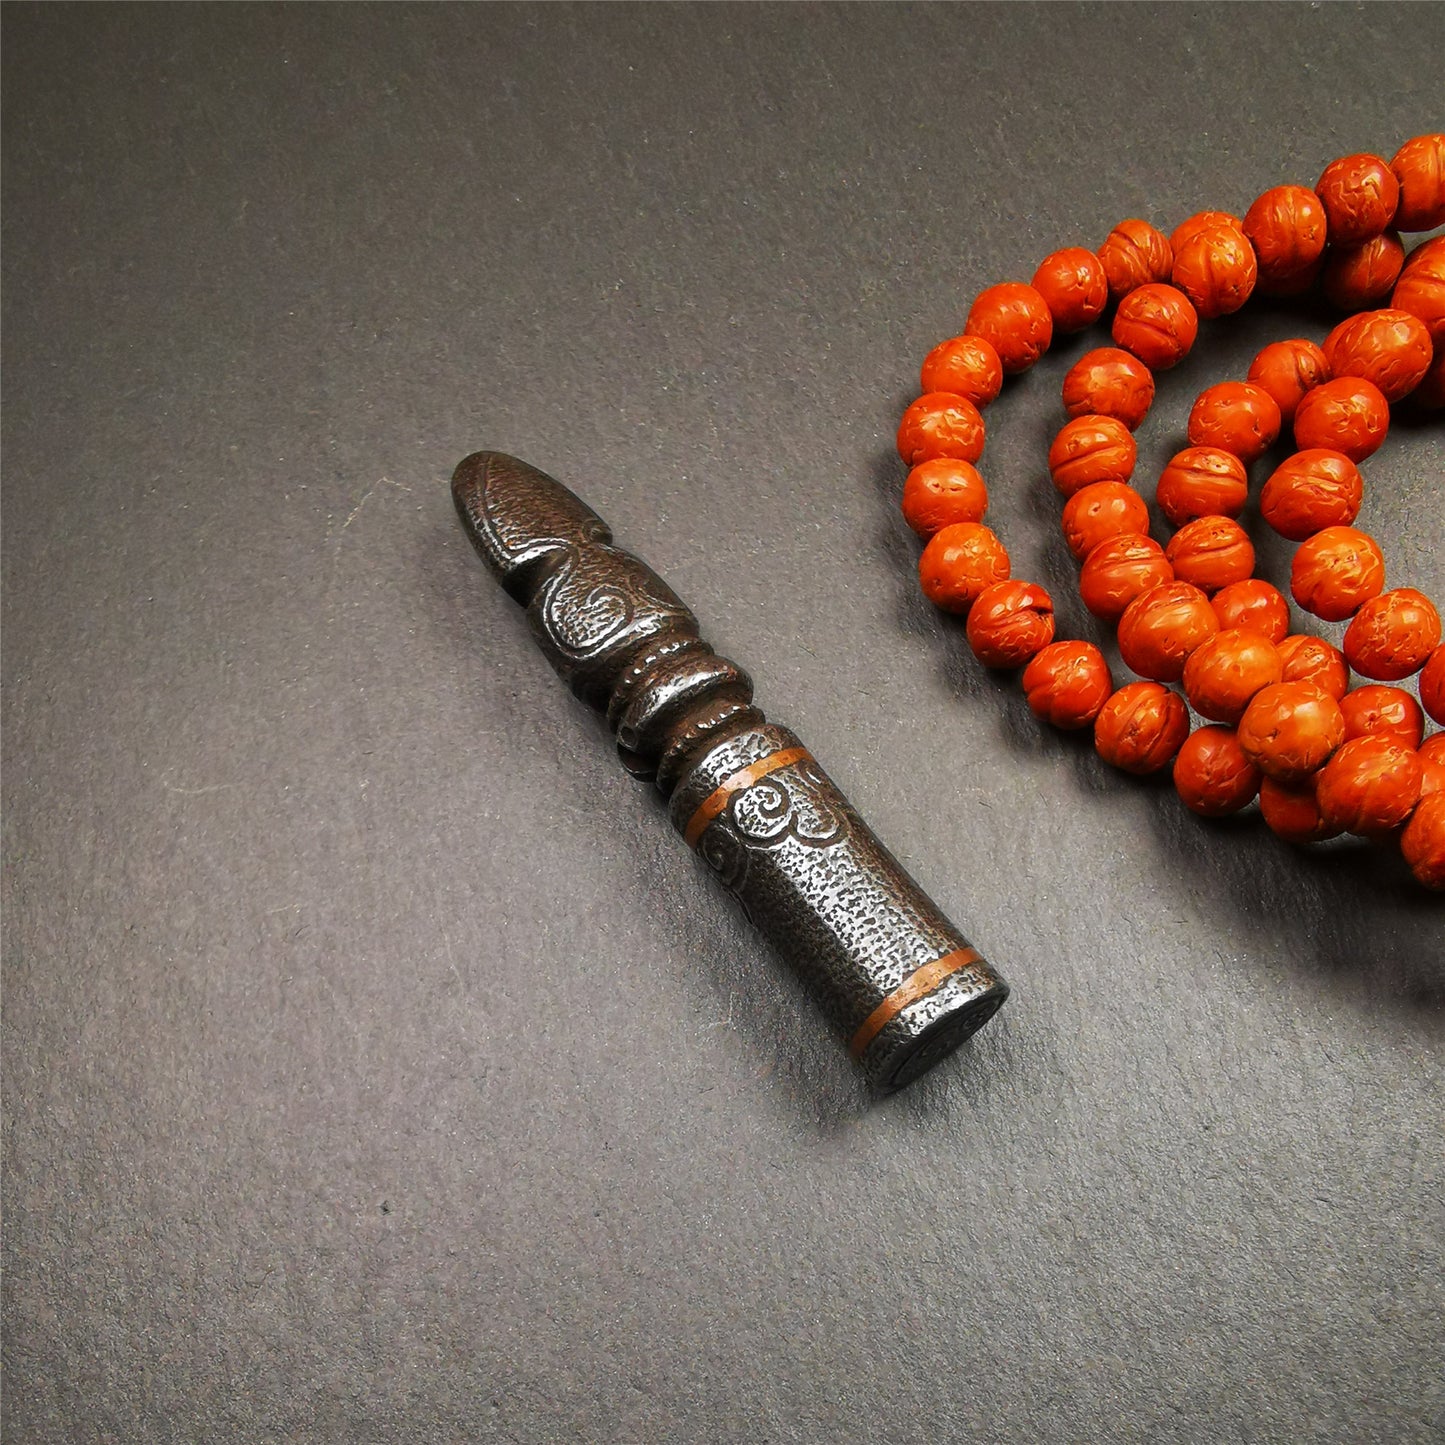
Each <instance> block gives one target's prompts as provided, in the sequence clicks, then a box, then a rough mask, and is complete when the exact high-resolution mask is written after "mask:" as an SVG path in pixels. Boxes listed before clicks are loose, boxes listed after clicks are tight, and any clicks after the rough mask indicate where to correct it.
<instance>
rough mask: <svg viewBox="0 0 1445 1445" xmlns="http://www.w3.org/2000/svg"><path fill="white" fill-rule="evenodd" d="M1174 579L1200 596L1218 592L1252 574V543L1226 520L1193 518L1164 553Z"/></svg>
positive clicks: (1240, 529) (1245, 534)
mask: <svg viewBox="0 0 1445 1445" xmlns="http://www.w3.org/2000/svg"><path fill="white" fill-rule="evenodd" d="M1164 555H1165V556H1166V557H1167V558H1168V559H1169V565H1170V566H1171V567H1173V569H1174V575H1175V577H1177V578H1178V579H1179V581H1181V582H1192V583H1193V584H1194V585H1195V586H1196V587H1198V588H1199V589H1200V591H1201V592H1205V593H1213V592H1218V591H1219V590H1220V588H1221V587H1228V586H1229V585H1230V583H1232V582H1243V581H1245V580H1246V579H1247V578H1248V577H1250V576H1251V575H1253V572H1254V543H1253V542H1251V541H1250V540H1249V533H1248V532H1246V531H1245V530H1244V528H1243V527H1241V526H1240V525H1239V523H1238V522H1236V521H1234V520H1233V519H1232V518H1230V517H1196V518H1195V519H1194V520H1193V521H1192V522H1186V523H1185V524H1184V525H1183V526H1182V527H1181V528H1180V529H1179V530H1178V531H1177V532H1176V533H1175V534H1174V535H1173V536H1172V537H1171V538H1170V539H1169V545H1168V546H1167V547H1165V549H1164Z"/></svg>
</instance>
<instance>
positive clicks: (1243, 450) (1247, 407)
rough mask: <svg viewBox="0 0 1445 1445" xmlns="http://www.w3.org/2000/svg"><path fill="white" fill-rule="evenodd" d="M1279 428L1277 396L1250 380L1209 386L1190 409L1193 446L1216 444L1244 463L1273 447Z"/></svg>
mask: <svg viewBox="0 0 1445 1445" xmlns="http://www.w3.org/2000/svg"><path fill="white" fill-rule="evenodd" d="M1314 394H1315V393H1311V395H1314ZM1306 400H1308V398H1306ZM1302 405H1303V403H1302ZM1279 429H1280V414H1279V407H1278V406H1277V405H1276V404H1275V400H1274V398H1273V397H1272V396H1271V395H1270V394H1269V393H1268V392H1267V391H1266V390H1265V389H1264V388H1263V387H1262V386H1255V385H1254V383H1253V382H1249V381H1221V382H1217V383H1216V384H1215V385H1214V386H1209V387H1206V388H1205V389H1204V390H1203V391H1202V392H1200V393H1199V397H1198V399H1197V400H1196V401H1195V403H1194V406H1193V407H1192V408H1191V410H1190V412H1189V441H1190V445H1191V446H1196V447H1217V448H1219V450H1220V451H1226V452H1232V453H1233V454H1234V455H1235V456H1237V457H1238V458H1239V459H1240V460H1241V461H1243V462H1252V461H1254V460H1255V458H1256V457H1259V456H1262V455H1263V454H1264V453H1265V452H1266V451H1267V450H1268V449H1269V448H1270V447H1271V446H1273V445H1274V441H1275V438H1276V437H1278V436H1279Z"/></svg>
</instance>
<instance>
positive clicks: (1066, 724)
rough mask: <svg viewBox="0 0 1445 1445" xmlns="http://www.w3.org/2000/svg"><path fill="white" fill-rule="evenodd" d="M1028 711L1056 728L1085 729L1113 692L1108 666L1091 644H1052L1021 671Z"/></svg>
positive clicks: (1100, 653)
mask: <svg viewBox="0 0 1445 1445" xmlns="http://www.w3.org/2000/svg"><path fill="white" fill-rule="evenodd" d="M1023 684H1024V693H1025V694H1026V696H1027V698H1028V704H1029V710H1030V711H1031V712H1032V713H1033V715H1034V716H1035V717H1037V718H1040V719H1041V720H1042V721H1044V722H1047V723H1052V724H1053V726H1054V727H1056V728H1063V729H1065V730H1066V731H1073V730H1075V729H1078V728H1085V727H1088V725H1089V724H1090V723H1091V722H1093V721H1094V719H1095V718H1096V717H1098V715H1099V712H1100V710H1101V709H1102V708H1103V706H1104V704H1105V703H1106V702H1107V701H1108V699H1109V694H1110V693H1112V692H1113V690H1114V682H1113V679H1112V678H1111V677H1110V675H1109V664H1108V663H1107V662H1106V661H1105V660H1104V654H1103V653H1102V652H1100V651H1099V649H1098V648H1097V647H1095V646H1094V644H1093V643H1092V642H1051V643H1050V644H1049V645H1048V646H1047V647H1045V648H1044V649H1043V650H1042V651H1041V652H1040V653H1039V654H1038V655H1037V656H1036V657H1035V658H1034V659H1033V661H1032V662H1030V663H1029V665H1028V666H1027V667H1026V668H1024V676H1023Z"/></svg>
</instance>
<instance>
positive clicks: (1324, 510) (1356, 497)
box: [1259, 447, 1365, 542]
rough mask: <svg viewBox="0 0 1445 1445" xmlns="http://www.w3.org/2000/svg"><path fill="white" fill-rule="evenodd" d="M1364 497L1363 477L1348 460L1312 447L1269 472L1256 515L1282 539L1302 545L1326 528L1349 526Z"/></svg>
mask: <svg viewBox="0 0 1445 1445" xmlns="http://www.w3.org/2000/svg"><path fill="white" fill-rule="evenodd" d="M1364 495H1365V483H1364V478H1362V477H1361V476H1360V469H1359V468H1358V467H1357V466H1356V465H1355V464H1354V462H1352V461H1351V460H1350V459H1349V457H1347V456H1345V455H1344V454H1343V453H1342V452H1332V451H1330V450H1329V448H1328V447H1311V448H1310V449H1309V450H1308V451H1303V452H1296V453H1295V454H1294V455H1293V456H1292V457H1289V458H1287V459H1286V460H1285V461H1283V462H1281V463H1280V465H1279V466H1278V467H1276V468H1275V470H1274V471H1273V472H1272V473H1271V474H1270V478H1269V480H1268V481H1267V482H1266V483H1265V484H1264V487H1263V488H1262V489H1261V491H1260V494H1259V512H1260V515H1261V516H1262V517H1263V518H1264V520H1265V521H1266V522H1268V523H1269V525H1270V526H1271V527H1273V528H1274V530H1275V531H1276V532H1278V533H1279V534H1280V536H1281V537H1288V538H1289V539H1290V541H1291V542H1303V541H1304V540H1305V538H1306V537H1313V536H1314V535H1315V533H1316V532H1323V531H1324V529H1325V528H1326V527H1347V526H1349V524H1350V523H1351V522H1353V521H1354V520H1355V518H1356V517H1358V516H1359V514H1360V502H1361V501H1362V500H1363V498H1364Z"/></svg>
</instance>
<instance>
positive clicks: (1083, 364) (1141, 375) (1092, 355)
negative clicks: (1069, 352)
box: [1064, 346, 1154, 431]
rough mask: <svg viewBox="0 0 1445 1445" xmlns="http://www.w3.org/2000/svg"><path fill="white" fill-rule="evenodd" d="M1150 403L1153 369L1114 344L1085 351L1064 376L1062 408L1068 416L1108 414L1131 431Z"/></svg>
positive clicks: (1147, 411)
mask: <svg viewBox="0 0 1445 1445" xmlns="http://www.w3.org/2000/svg"><path fill="white" fill-rule="evenodd" d="M1153 403H1154V374H1153V372H1151V371H1150V370H1149V368H1148V367H1147V366H1145V365H1144V363H1143V362H1142V361H1140V360H1139V358H1138V357H1137V356H1131V355H1130V354H1129V353H1128V352H1127V351H1122V350H1120V349H1119V348H1118V347H1116V346H1101V347H1099V348H1097V349H1096V350H1094V351H1086V352H1085V353H1084V355H1083V356H1081V357H1080V358H1079V359H1078V360H1077V361H1076V362H1075V363H1074V364H1073V366H1071V367H1070V368H1069V371H1068V374H1067V375H1066V376H1065V377H1064V409H1065V410H1066V411H1067V412H1068V414H1069V415H1070V416H1071V417H1080V416H1084V415H1086V414H1090V413H1092V414H1094V415H1097V416H1111V417H1114V418H1115V419H1116V420H1118V421H1121V422H1123V424H1124V425H1125V426H1126V427H1128V428H1129V430H1130V431H1134V430H1135V429H1136V428H1137V427H1138V425H1139V423H1140V422H1141V421H1143V420H1144V418H1145V417H1146V416H1147V415H1148V414H1149V408H1150V407H1151V406H1152V405H1153Z"/></svg>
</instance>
